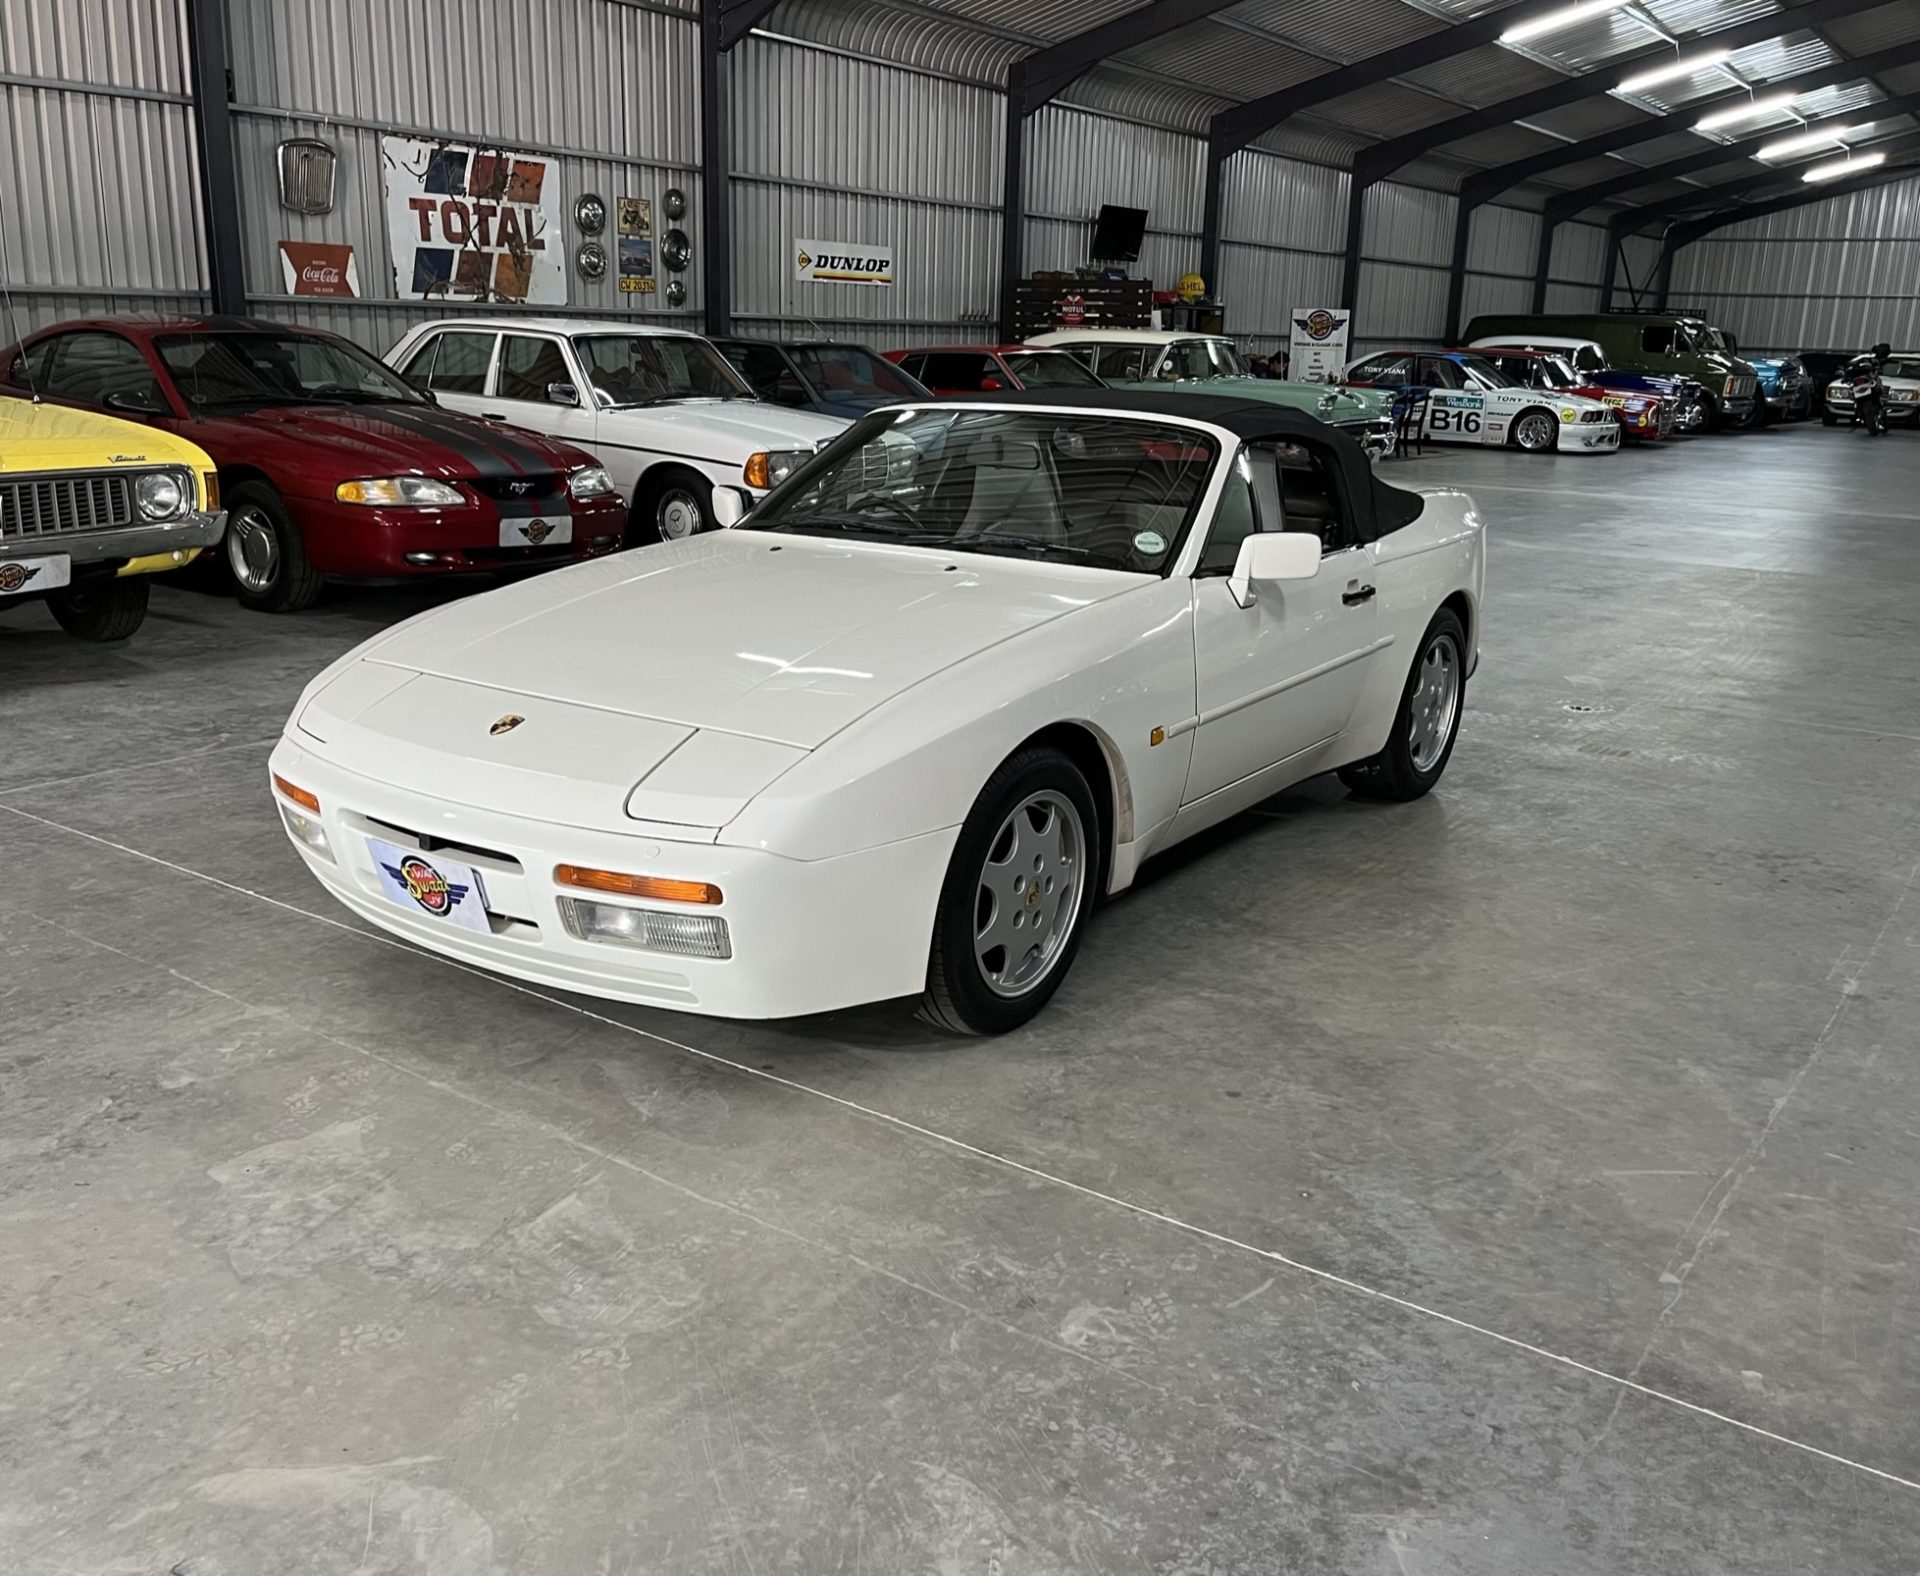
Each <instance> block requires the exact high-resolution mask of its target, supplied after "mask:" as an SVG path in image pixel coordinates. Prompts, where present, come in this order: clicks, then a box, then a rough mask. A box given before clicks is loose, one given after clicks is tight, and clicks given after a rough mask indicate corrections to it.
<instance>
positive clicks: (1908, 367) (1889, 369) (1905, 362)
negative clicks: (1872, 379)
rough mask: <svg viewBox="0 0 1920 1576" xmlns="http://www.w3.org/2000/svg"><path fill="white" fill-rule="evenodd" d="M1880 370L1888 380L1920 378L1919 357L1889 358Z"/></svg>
mask: <svg viewBox="0 0 1920 1576" xmlns="http://www.w3.org/2000/svg"><path fill="white" fill-rule="evenodd" d="M1880 370H1881V374H1882V375H1883V376H1885V377H1889V378H1920V356H1894V357H1891V358H1890V359H1889V360H1888V362H1887V364H1886V366H1884V367H1882V368H1881V369H1880Z"/></svg>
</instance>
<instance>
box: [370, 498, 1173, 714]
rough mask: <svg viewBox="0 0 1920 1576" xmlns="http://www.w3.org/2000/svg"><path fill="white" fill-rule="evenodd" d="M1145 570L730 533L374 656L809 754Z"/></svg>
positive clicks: (554, 579) (413, 628) (562, 583)
mask: <svg viewBox="0 0 1920 1576" xmlns="http://www.w3.org/2000/svg"><path fill="white" fill-rule="evenodd" d="M1148 580H1149V577H1147V576H1142V575H1131V574H1124V573H1120V572H1117V571H1113V570H1105V569H1092V568H1087V567H1085V566H1082V565H1058V564H1047V563H1038V562H1035V561H1033V560H1031V559H1026V558H1021V559H1008V558H1000V557H988V556H985V555H982V554H971V553H965V554H962V553H942V552H938V551H934V550H930V549H925V548H904V547H902V548H896V547H888V546H885V545H883V544H869V543H842V542H836V541H833V540H831V539H820V538H814V539H809V538H806V537H797V536H789V535H785V534H774V533H770V532H762V531H751V530H734V531H719V532H713V533H709V534H707V535H702V536H696V537H692V538H689V539H688V540H685V541H680V542H669V543H663V544H660V545H658V546H654V547H647V548H642V549H639V550H637V551H633V552H627V553H618V554H615V555H613V556H611V557H608V558H603V559H597V560H594V561H592V562H590V563H584V564H579V565H575V566H574V567H572V568H570V569H567V570H563V571H561V572H559V573H555V574H549V575H544V576H541V577H540V578H539V579H537V580H531V581H525V582H522V583H520V584H517V585H513V586H508V587H504V588H502V589H501V590H498V591H494V592H491V593H489V594H487V595H485V596H479V597H473V598H470V599H469V600H467V601H464V602H459V603H455V604H453V605H452V606H449V607H447V608H444V609H441V610H439V611H438V612H436V613H433V614H431V615H429V616H427V617H425V618H421V619H418V620H416V621H414V622H413V623H411V624H409V625H408V626H406V627H405V628H404V629H403V630H401V631H400V632H399V633H397V634H394V635H391V636H389V637H387V638H385V639H383V640H381V641H380V643H379V644H378V646H377V647H376V648H375V649H374V650H373V651H372V653H371V654H370V655H369V657H368V658H367V662H366V664H365V665H374V664H378V665H383V666H386V667H389V668H394V669H401V670H405V671H407V672H410V673H417V674H427V675H433V676H435V677H437V678H441V679H446V680H451V681H455V682H457V683H461V684H466V685H475V686H479V687H482V688H484V689H486V690H489V691H493V692H497V693H499V694H500V695H501V697H502V699H503V700H504V699H506V698H510V697H511V696H513V695H522V696H529V697H537V698H544V699H547V700H551V701H555V702H560V703H564V704H567V705H570V706H577V707H585V708H590V709H592V710H594V711H597V712H600V713H603V714H608V713H611V714H615V715H618V716H623V717H631V718H645V719H649V720H650V721H652V722H657V723H664V724H670V725H673V726H675V727H678V728H683V729H715V730H719V731H721V732H724V733H729V734H737V735H741V736H744V737H748V738H754V739H761V740H767V741H770V742H773V743H778V744H784V745H790V746H794V747H797V748H799V749H814V748H816V747H818V746H819V745H820V744H822V743H824V742H825V741H826V740H828V739H830V738H831V737H832V736H833V735H834V734H836V733H838V732H839V731H840V730H842V729H843V728H846V727H848V726H849V725H850V724H852V723H854V722H856V721H858V720H859V719H860V718H861V717H862V716H864V715H865V714H866V713H868V712H869V711H871V710H873V709H874V708H875V707H876V706H879V705H881V704H883V703H884V702H886V701H888V700H891V699H892V698H893V697H895V696H897V695H899V694H901V693H902V692H904V691H905V690H908V689H910V688H912V687H913V686H914V685H916V684H918V683H920V682H921V681H922V680H923V679H927V678H930V677H931V676H932V675H934V674H935V673H938V672H940V671H941V670H942V669H944V668H947V667H950V666H952V665H953V664H955V663H958V662H963V661H965V660H966V659H967V658H969V657H972V656H974V655H976V654H977V653H979V652H982V651H984V650H986V649H988V648H989V647H991V646H995V645H998V644H999V643H1000V642H1002V641H1004V640H1008V639H1011V638H1013V637H1015V636H1018V635H1021V634H1024V633H1027V632H1029V631H1031V630H1035V629H1038V628H1040V627H1041V626H1043V625H1045V624H1048V623H1051V622H1053V621H1054V620H1056V619H1059V618H1062V617H1064V616H1066V615H1068V614H1070V613H1072V612H1073V611H1075V610H1076V609H1078V608H1082V607H1087V606H1090V605H1092V604H1093V603H1095V602H1099V601H1104V600H1106V599H1107V598H1109V597H1113V596H1117V595H1120V594H1122V593H1124V592H1126V591H1128V590H1130V589H1132V588H1134V587H1136V586H1139V585H1141V584H1143V583H1147V582H1148ZM508 709H510V708H508V707H507V706H505V705H504V704H503V705H501V706H500V707H499V708H498V710H501V711H505V710H508Z"/></svg>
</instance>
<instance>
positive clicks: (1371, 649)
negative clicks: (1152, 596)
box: [1185, 441, 1379, 811]
mask: <svg viewBox="0 0 1920 1576" xmlns="http://www.w3.org/2000/svg"><path fill="white" fill-rule="evenodd" d="M1289 506H1290V507H1289ZM1351 518H1352V515H1351V510H1350V509H1349V507H1348V504H1347V502H1346V500H1345V498H1344V497H1343V496H1342V494H1341V492H1340V490H1339V471H1338V467H1337V466H1335V465H1334V463H1333V461H1332V459H1331V457H1330V456H1329V455H1328V454H1327V453H1326V452H1325V450H1324V449H1323V448H1322V446H1321V445H1319V444H1316V443H1312V442H1296V441H1288V442H1285V443H1257V444H1249V445H1246V446H1244V447H1243V448H1242V449H1241V451H1240V453H1239V455H1238V456H1237V457H1236V458H1235V460H1234V462H1233V466H1232V469H1231V472H1230V474H1229V476H1228V480H1227V486H1226V489H1225V491H1224V492H1223V493H1222V495H1221V500H1220V504H1219V507H1218V509H1217V510H1216V512H1215V515H1214V518H1213V521H1212V523H1211V525H1210V526H1209V528H1208V533H1207V540H1206V544H1205V546H1204V547H1203V549H1202V551H1201V556H1200V562H1199V565H1198V567H1197V568H1196V569H1195V571H1194V577H1193V608H1194V632H1193V638H1194V668H1195V688H1196V692H1197V696H1198V712H1199V725H1198V735H1197V737H1196V738H1195V740H1194V749H1193V760H1192V764H1191V766H1190V767H1189V769H1188V773H1187V791H1186V795H1185V801H1186V802H1187V803H1189V804H1195V803H1198V802H1199V801H1202V800H1208V799H1210V798H1211V797H1212V796H1214V795H1223V796H1231V797H1233V799H1234V805H1233V806H1231V807H1229V811H1230V808H1232V807H1237V806H1238V804H1239V803H1242V802H1244V803H1252V802H1253V801H1254V800H1256V799H1259V798H1261V797H1264V796H1265V795H1266V794H1267V793H1270V792H1273V791H1275V789H1276V788H1278V787H1279V786H1281V785H1282V783H1283V781H1284V780H1290V779H1289V776H1288V772H1287V771H1285V770H1275V768H1277V767H1279V766H1280V764H1281V763H1282V762H1286V761H1294V762H1295V763H1296V765H1298V764H1300V763H1301V762H1302V761H1304V760H1306V759H1307V758H1308V757H1309V755H1310V753H1311V752H1313V751H1314V749H1315V747H1316V746H1318V745H1321V744H1324V743H1327V742H1328V741H1330V740H1332V739H1334V738H1336V737H1338V736H1339V734H1340V733H1341V732H1342V731H1343V730H1344V729H1345V728H1346V726H1347V724H1348V722H1349V721H1350V720H1351V718H1352V716H1353V712H1354V707H1355V705H1356V704H1357V703H1358V701H1359V699H1360V693H1361V690H1362V688H1363V687H1364V686H1365V683H1366V679H1367V674H1368V670H1369V668H1370V666H1371V660H1372V658H1373V656H1374V653H1375V651H1376V649H1377V646H1378V636H1379V611H1378V608H1377V606H1376V597H1375V592H1374V585H1373V578H1372V559H1371V557H1370V555H1369V554H1368V551H1367V549H1366V547H1365V546H1364V545H1362V544H1361V543H1360V542H1359V541H1358V539H1357V537H1356V536H1355V534H1354V533H1353V531H1352V529H1351V526H1350V521H1351ZM1262 530H1266V531H1274V530H1304V531H1312V532H1314V533H1316V534H1317V535H1319V536H1320V539H1321V547H1322V552H1323V554H1324V556H1323V557H1322V559H1321V562H1320V569H1319V572H1318V573H1317V574H1315V575H1314V577H1313V578H1312V579H1311V580H1293V581H1285V582H1279V581H1275V582H1268V583H1260V584H1257V585H1256V586H1255V587H1254V603H1253V606H1251V607H1242V606H1241V605H1240V603H1239V601H1238V600H1237V599H1236V598H1235V596H1234V595H1233V592H1232V591H1231V590H1230V589H1229V588H1228V585H1227V579H1228V576H1230V575H1231V574H1232V572H1233V566H1234V561H1235V559H1236V558H1237V557H1238V556H1239V552H1240V543H1241V542H1242V540H1244V539H1245V537H1246V536H1247V535H1248V534H1250V533H1251V532H1254V531H1262ZM1302 774H1304V773H1302ZM1242 790H1244V791H1242Z"/></svg>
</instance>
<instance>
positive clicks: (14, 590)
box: [0, 553, 73, 596]
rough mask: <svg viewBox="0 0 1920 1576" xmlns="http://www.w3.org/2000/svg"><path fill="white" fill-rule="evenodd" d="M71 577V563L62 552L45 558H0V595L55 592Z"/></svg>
mask: <svg viewBox="0 0 1920 1576" xmlns="http://www.w3.org/2000/svg"><path fill="white" fill-rule="evenodd" d="M72 578H73V560H72V559H70V558H68V557H67V555H66V554H65V553H53V554H49V555H48V556H47V557H45V558H0V596H24V595H26V594H27V593H28V592H30V591H57V590H59V589H60V587H61V586H63V585H66V584H67V583H68V582H69V581H71V580H72Z"/></svg>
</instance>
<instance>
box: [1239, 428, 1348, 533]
mask: <svg viewBox="0 0 1920 1576" xmlns="http://www.w3.org/2000/svg"><path fill="white" fill-rule="evenodd" d="M1257 454H1258V457H1260V458H1262V459H1268V458H1270V459H1271V462H1272V464H1273V467H1274V471H1275V476H1276V479H1277V481H1278V482H1279V487H1280V508H1281V512H1282V515H1283V516H1284V524H1283V525H1282V527H1281V528H1282V529H1283V530H1287V531H1307V532H1311V533H1312V534H1313V535H1315V536H1317V537H1319V538H1320V550H1321V551H1322V552H1325V553H1337V552H1339V551H1340V550H1341V549H1342V548H1343V547H1354V546H1357V545H1358V540H1359V539H1358V537H1357V536H1356V535H1355V533H1354V530H1353V527H1352V524H1351V522H1350V521H1349V519H1348V517H1347V510H1346V506H1345V503H1344V502H1343V500H1342V497H1341V493H1340V487H1339V483H1338V482H1337V480H1336V476H1337V474H1338V473H1337V472H1336V471H1335V469H1334V464H1333V459H1332V456H1330V455H1329V454H1328V453H1327V451H1326V450H1325V449H1323V448H1321V447H1320V445H1318V444H1316V443H1306V442H1285V443H1263V444H1260V445H1258V447H1257Z"/></svg>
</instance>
